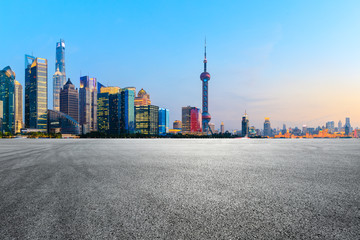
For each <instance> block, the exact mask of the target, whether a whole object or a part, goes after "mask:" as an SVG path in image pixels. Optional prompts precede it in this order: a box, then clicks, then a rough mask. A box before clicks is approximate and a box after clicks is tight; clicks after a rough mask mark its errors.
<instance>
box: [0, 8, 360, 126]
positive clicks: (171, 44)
mask: <svg viewBox="0 0 360 240" xmlns="http://www.w3.org/2000/svg"><path fill="white" fill-rule="evenodd" d="M40 2H41V1H40ZM15 3H16V1H15ZM108 3H109V4H111V5H113V6H114V8H113V9H112V10H107V11H108V12H107V13H108V14H107V15H106V17H104V19H101V17H103V16H104V12H106V10H105V7H106V6H107V5H105V6H100V5H97V4H89V5H88V4H86V3H84V2H82V3H76V4H75V5H77V6H81V7H83V9H84V11H82V12H76V11H75V9H76V7H75V8H74V9H71V7H70V6H72V5H71V4H70V2H65V3H64V7H65V8H64V9H65V10H63V11H59V12H56V11H55V7H54V3H48V2H43V4H39V6H37V7H39V9H38V10H35V9H33V6H29V8H30V10H31V9H33V10H34V13H35V14H36V13H40V11H42V12H44V14H45V17H48V19H49V21H47V22H46V23H45V22H42V23H41V24H39V27H38V28H37V29H31V31H29V30H28V29H27V28H26V24H25V23H26V22H21V18H20V19H16V18H15V16H12V15H10V13H6V12H5V13H4V14H2V15H1V16H0V20H1V21H0V26H1V27H2V29H4V30H5V31H6V30H7V29H10V28H12V29H16V30H17V31H16V35H15V36H14V37H9V38H6V39H3V40H2V42H3V44H1V45H0V50H1V52H2V53H3V54H2V56H3V57H2V58H1V59H0V64H1V66H2V67H1V69H2V68H4V67H5V66H10V67H11V68H12V70H13V71H14V72H15V73H16V80H17V81H19V82H20V84H22V85H23V86H25V82H24V64H23V57H24V54H31V55H33V56H37V57H40V58H45V59H47V60H48V64H47V65H48V74H47V78H48V96H49V98H48V106H49V107H50V108H51V106H52V94H51V91H50V90H51V89H52V88H53V86H52V81H51V79H52V76H53V74H54V73H55V70H56V69H54V68H55V43H56V42H58V41H59V39H64V40H65V42H66V70H67V71H66V76H67V77H70V79H71V81H72V82H73V83H74V85H75V86H76V87H77V88H79V81H80V80H79V79H80V76H86V75H89V76H92V77H94V78H96V79H97V80H98V82H101V83H102V84H104V85H107V86H135V87H137V89H140V88H144V89H146V91H147V92H148V93H149V94H151V95H152V101H153V104H155V105H161V106H163V107H165V108H167V109H170V110H171V114H170V122H171V123H172V122H173V121H174V120H179V119H181V107H183V106H187V105H191V106H195V107H198V108H200V107H201V82H200V81H199V80H198V75H199V69H201V67H202V63H201V62H200V61H201V59H202V55H203V50H202V48H201V47H202V46H203V39H204V36H205V35H206V36H207V41H208V58H209V59H211V64H210V65H209V66H208V68H209V69H211V73H212V77H213V79H214V81H212V83H211V88H210V91H209V94H210V96H211V98H210V100H209V105H210V106H211V109H210V111H211V115H212V121H211V122H212V123H215V128H216V129H219V127H220V123H221V122H224V123H225V128H226V129H241V118H242V115H243V112H244V111H245V109H246V110H247V113H248V116H249V121H250V126H256V127H257V128H262V125H263V121H264V118H265V117H269V118H270V121H271V126H272V127H279V128H281V126H282V124H283V123H285V124H286V125H287V126H288V127H295V126H298V127H301V126H302V125H307V126H313V127H317V126H323V125H325V123H326V122H328V121H335V122H338V121H339V120H341V121H342V122H345V118H346V117H350V118H351V122H352V125H353V126H359V125H360V113H359V111H356V109H357V106H359V104H360V103H359V101H360V100H359V98H358V97H357V96H356V94H355V93H352V92H351V90H352V89H353V88H354V89H357V88H358V87H360V81H359V78H360V70H359V68H358V67H356V66H357V65H358V63H357V61H358V60H357V56H358V55H359V54H360V52H359V50H358V48H357V47H356V46H357V42H358V41H359V39H360V36H359V34H358V33H357V32H355V31H353V28H352V26H353V25H354V23H356V22H358V20H359V16H358V15H357V14H355V13H357V12H358V10H359V3H357V2H356V1H349V2H346V3H341V10H340V8H338V7H337V6H339V5H340V3H336V2H335V1H326V2H325V1H323V2H317V3H312V2H304V1H302V2H298V1H294V2H291V3H288V2H281V3H280V2H278V3H277V4H271V3H261V5H260V3H259V2H255V3H246V4H245V3H236V2H228V3H225V4H223V5H222V7H223V10H220V9H221V8H218V6H219V4H221V3H220V2H213V3H207V4H206V5H204V4H203V2H201V1H199V2H196V3H192V2H184V4H180V3H165V2H161V3H146V2H142V3H141V4H136V3H133V4H128V3H127V4H125V3H123V2H122V3H117V2H112V1H109V2H108ZM7 4H8V5H9V7H10V8H11V9H13V8H15V9H18V13H19V14H17V15H21V12H22V11H25V8H24V9H22V8H16V7H11V5H12V4H13V3H6V4H5V5H7ZM309 4H311V6H312V7H311V8H307V6H308V5H309ZM149 5H152V6H153V8H152V10H151V13H150V12H149V13H146V8H147V7H148V6H149ZM272 5H273V6H272ZM259 6H261V8H258V7H259ZM121 7H124V9H125V10H128V12H126V11H125V10H120V9H121ZM200 7H204V10H205V12H206V13H207V14H206V15H207V16H206V20H205V19H203V17H202V16H201V14H200V15H199V14H198V11H199V9H201V8H200ZM232 8H234V9H238V10H239V11H240V12H235V10H231V9H232ZM95 9H98V11H95ZM114 9H115V10H114ZM174 9H178V11H173V10H174ZM86 10H87V11H86ZM168 10H172V11H169V12H167V11H168ZM225 10H226V11H225ZM319 10H321V12H319ZM245 11H247V13H245ZM267 11H273V12H272V14H271V15H269V14H264V15H263V16H261V14H260V13H266V12H267ZM50 13H51V15H49V14H50ZM75 13H76V14H75ZM90 13H91V14H90ZM157 13H158V14H157ZM225 13H227V14H228V16H224V14H225ZM242 13H243V16H241V14H242ZM252 13H255V15H254V16H251V14H252ZM276 13H278V14H276ZM152 15H155V16H156V17H154V19H150V16H152ZM183 15H185V16H188V18H189V19H185V17H184V16H183ZM198 15H199V16H198ZM214 15H216V16H217V18H215V17H214ZM60 16H62V17H63V18H61V17H60ZM90 16H91V18H90ZM140 16H141V17H140ZM219 16H220V17H223V18H219ZM83 17H84V18H83ZM85 17H87V18H85ZM136 17H139V19H136ZM176 18H179V20H177V19H176ZM256 18H257V19H256ZM58 19H61V22H59V23H58V24H59V25H60V26H61V27H57V28H54V27H50V25H54V22H55V21H56V20H58ZM74 19H76V20H78V22H75V23H74ZM82 19H86V21H85V20H82ZM164 19H168V20H169V23H164V22H163V20H164ZM97 21H99V23H97ZM159 22H161V24H160V23H159ZM103 23H107V25H108V26H103V25H102V24H103ZM71 24H73V25H74V26H71ZM142 24H144V25H143V26H142V27H141V28H140V30H141V31H140V32H142V33H141V35H140V33H139V31H138V30H139V29H138V28H137V27H139V26H141V25H142ZM155 25H156V27H155ZM192 25H194V26H192ZM224 26H225V27H224ZM117 28H119V29H120V30H121V31H120V33H117V32H113V30H114V29H117ZM195 28H196V29H201V30H200V31H196V32H195V33H193V31H192V30H194V29H195ZM76 29H78V31H75V30H76ZM153 32H154V33H156V34H155V35H154V34H151V33H153ZM189 32H192V34H190V33H189ZM91 33H96V34H91ZM302 33H305V35H306V37H303V36H302V35H304V34H302ZM106 34H111V36H112V38H113V39H112V40H111V39H108V38H106V37H105V36H103V37H102V35H106ZM87 36H88V37H87ZM126 48H127V49H126ZM80 72H81V74H80ZM174 72H177V73H179V72H180V73H181V74H177V75H176V77H174V74H173V73H174ZM174 87H176V88H177V91H175V92H174V91H173V89H174Z"/></svg>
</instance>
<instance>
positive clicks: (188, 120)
mask: <svg viewBox="0 0 360 240" xmlns="http://www.w3.org/2000/svg"><path fill="white" fill-rule="evenodd" d="M181 129H182V132H183V133H185V134H186V133H200V132H202V129H203V128H202V118H201V110H200V109H199V108H196V107H190V106H187V107H182V122H181Z"/></svg>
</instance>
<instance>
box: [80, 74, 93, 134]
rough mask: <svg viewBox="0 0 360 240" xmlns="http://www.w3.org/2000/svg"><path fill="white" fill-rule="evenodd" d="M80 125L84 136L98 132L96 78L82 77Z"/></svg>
mask: <svg viewBox="0 0 360 240" xmlns="http://www.w3.org/2000/svg"><path fill="white" fill-rule="evenodd" d="M79 118H80V119H79V123H80V128H81V132H82V133H83V134H85V133H88V132H91V131H97V82H96V78H90V77H89V76H83V77H80V89H79Z"/></svg>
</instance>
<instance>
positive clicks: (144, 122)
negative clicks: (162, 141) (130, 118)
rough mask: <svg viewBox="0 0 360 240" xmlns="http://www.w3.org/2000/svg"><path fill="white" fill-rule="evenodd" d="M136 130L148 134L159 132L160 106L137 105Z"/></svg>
mask: <svg viewBox="0 0 360 240" xmlns="http://www.w3.org/2000/svg"><path fill="white" fill-rule="evenodd" d="M135 126H136V127H135V129H136V130H135V131H136V132H138V133H141V134H146V135H158V134H159V107H158V106H154V105H145V106H135Z"/></svg>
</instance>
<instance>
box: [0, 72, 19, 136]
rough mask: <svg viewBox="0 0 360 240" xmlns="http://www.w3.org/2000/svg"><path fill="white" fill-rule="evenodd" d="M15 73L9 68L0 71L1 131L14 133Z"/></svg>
mask: <svg viewBox="0 0 360 240" xmlns="http://www.w3.org/2000/svg"><path fill="white" fill-rule="evenodd" d="M14 100H15V72H14V71H12V70H11V68H10V67H9V66H7V67H5V68H4V69H3V70H1V71H0V101H2V103H3V104H2V105H3V109H2V110H3V111H2V112H3V114H2V115H3V116H2V131H3V132H9V133H15V124H14V123H15V120H14V119H15V108H14Z"/></svg>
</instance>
